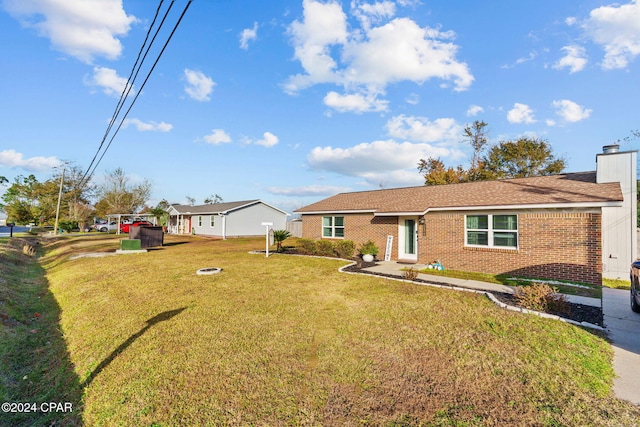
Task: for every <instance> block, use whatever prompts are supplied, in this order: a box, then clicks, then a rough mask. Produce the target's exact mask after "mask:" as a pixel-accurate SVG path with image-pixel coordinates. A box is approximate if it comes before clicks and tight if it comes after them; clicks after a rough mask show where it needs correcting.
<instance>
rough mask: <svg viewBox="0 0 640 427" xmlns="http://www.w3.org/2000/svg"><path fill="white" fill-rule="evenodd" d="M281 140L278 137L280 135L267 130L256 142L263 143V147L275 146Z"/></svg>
mask: <svg viewBox="0 0 640 427" xmlns="http://www.w3.org/2000/svg"><path fill="white" fill-rule="evenodd" d="M279 141H280V140H279V139H278V137H277V136H275V135H274V134H272V133H271V132H265V133H264V134H263V135H262V139H259V140H257V141H255V142H254V144H256V145H262V146H263V147H273V146H274V145H276V144H277V143H278V142H279Z"/></svg>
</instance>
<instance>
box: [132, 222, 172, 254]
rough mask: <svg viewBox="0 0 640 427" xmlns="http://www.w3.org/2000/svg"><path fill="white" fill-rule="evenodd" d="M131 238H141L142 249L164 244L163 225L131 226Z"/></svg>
mask: <svg viewBox="0 0 640 427" xmlns="http://www.w3.org/2000/svg"><path fill="white" fill-rule="evenodd" d="M129 239H140V246H141V247H142V249H147V248H153V247H156V246H163V245H164V231H163V230H162V227H136V226H132V227H129Z"/></svg>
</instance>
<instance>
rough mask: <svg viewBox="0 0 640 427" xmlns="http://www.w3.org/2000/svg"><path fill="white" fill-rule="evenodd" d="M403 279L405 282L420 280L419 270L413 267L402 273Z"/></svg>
mask: <svg viewBox="0 0 640 427" xmlns="http://www.w3.org/2000/svg"><path fill="white" fill-rule="evenodd" d="M402 278H403V279H405V280H416V279H417V278H418V270H416V269H414V268H413V267H411V268H409V269H407V270H404V271H403V272H402Z"/></svg>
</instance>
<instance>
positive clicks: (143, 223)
mask: <svg viewBox="0 0 640 427" xmlns="http://www.w3.org/2000/svg"><path fill="white" fill-rule="evenodd" d="M129 227H153V224H151V223H150V222H149V221H133V223H131V224H120V232H121V233H128V232H129Z"/></svg>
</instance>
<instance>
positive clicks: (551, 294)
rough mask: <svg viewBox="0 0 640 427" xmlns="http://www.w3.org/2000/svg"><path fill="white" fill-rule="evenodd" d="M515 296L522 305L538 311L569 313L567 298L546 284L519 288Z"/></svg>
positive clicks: (516, 289)
mask: <svg viewBox="0 0 640 427" xmlns="http://www.w3.org/2000/svg"><path fill="white" fill-rule="evenodd" d="M514 296H515V297H516V300H517V301H518V303H519V304H520V305H522V306H523V307H525V308H529V309H531V310H536V311H544V312H556V313H568V312H569V311H570V308H569V304H568V301H567V297H565V296H564V295H562V294H559V293H558V289H557V288H552V287H551V286H549V285H547V284H546V283H534V284H532V285H531V286H517V287H516V288H515V292H514Z"/></svg>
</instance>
